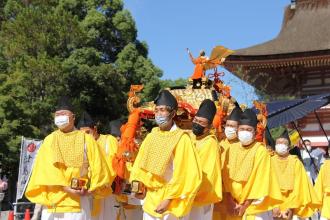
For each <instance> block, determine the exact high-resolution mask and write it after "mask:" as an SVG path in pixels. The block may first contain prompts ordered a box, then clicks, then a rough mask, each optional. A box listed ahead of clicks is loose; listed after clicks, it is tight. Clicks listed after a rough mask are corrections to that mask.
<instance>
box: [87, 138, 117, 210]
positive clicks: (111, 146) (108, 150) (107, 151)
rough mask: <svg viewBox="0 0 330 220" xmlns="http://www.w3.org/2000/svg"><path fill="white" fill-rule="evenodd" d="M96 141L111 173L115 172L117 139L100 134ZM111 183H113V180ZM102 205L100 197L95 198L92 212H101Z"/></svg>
mask: <svg viewBox="0 0 330 220" xmlns="http://www.w3.org/2000/svg"><path fill="white" fill-rule="evenodd" d="M96 142H97V143H98V144H99V146H100V148H101V150H102V151H103V153H104V155H105V158H106V162H107V164H108V168H109V170H110V173H112V174H115V170H114V169H113V167H112V159H113V158H114V156H115V154H116V153H117V149H118V141H117V139H116V138H115V137H114V136H112V135H104V134H100V136H99V138H98V139H97V140H96ZM110 184H112V182H111V183H110ZM100 205H101V200H100V199H93V210H92V213H91V214H92V216H97V215H98V214H99V213H100V211H101V207H100Z"/></svg>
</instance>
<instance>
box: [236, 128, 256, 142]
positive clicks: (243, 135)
mask: <svg viewBox="0 0 330 220" xmlns="http://www.w3.org/2000/svg"><path fill="white" fill-rule="evenodd" d="M238 139H239V141H240V142H241V143H242V144H243V145H249V144H251V143H252V142H253V133H252V132H250V131H239V132H238Z"/></svg>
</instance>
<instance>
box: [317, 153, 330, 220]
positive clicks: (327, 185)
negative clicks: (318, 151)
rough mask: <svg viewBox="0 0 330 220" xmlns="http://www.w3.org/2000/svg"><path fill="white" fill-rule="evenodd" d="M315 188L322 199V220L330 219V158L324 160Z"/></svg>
mask: <svg viewBox="0 0 330 220" xmlns="http://www.w3.org/2000/svg"><path fill="white" fill-rule="evenodd" d="M314 189H315V191H316V194H317V196H318V198H319V199H320V200H321V201H322V207H321V208H320V211H321V220H326V219H330V160H329V159H327V160H324V163H323V165H322V166H321V169H320V173H319V175H318V177H317V179H316V182H315V186H314Z"/></svg>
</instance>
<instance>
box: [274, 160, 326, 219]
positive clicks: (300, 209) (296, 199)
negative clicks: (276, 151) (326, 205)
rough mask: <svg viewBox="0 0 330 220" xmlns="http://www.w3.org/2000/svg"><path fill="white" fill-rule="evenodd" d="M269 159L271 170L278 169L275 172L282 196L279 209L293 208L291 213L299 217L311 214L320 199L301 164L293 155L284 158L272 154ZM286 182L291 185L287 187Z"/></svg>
mask: <svg viewBox="0 0 330 220" xmlns="http://www.w3.org/2000/svg"><path fill="white" fill-rule="evenodd" d="M271 160H272V167H273V170H275V169H279V170H278V172H275V174H276V176H277V179H278V182H279V185H280V188H281V193H282V196H283V199H282V200H283V203H281V204H280V206H279V208H280V210H281V211H286V210H287V209H293V214H294V215H297V216H298V217H300V218H308V217H310V216H312V215H313V213H314V212H315V211H316V209H317V208H318V207H319V206H320V201H319V199H318V198H317V196H316V193H315V191H314V189H313V186H312V184H311V182H310V180H309V178H308V177H307V173H306V170H305V168H304V166H303V164H302V163H301V162H300V160H299V159H298V158H297V157H296V156H293V155H290V156H288V157H287V158H285V159H282V158H280V157H279V156H277V155H274V156H273V157H272V158H271ZM275 166H276V168H275ZM290 166H292V167H290ZM291 169H292V170H291ZM292 172H293V173H292ZM285 175H287V176H285ZM288 183H289V185H291V186H289V187H287V186H286V185H287V184H288ZM290 188H292V189H290Z"/></svg>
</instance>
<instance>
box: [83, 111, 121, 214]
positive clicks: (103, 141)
mask: <svg viewBox="0 0 330 220" xmlns="http://www.w3.org/2000/svg"><path fill="white" fill-rule="evenodd" d="M78 128H79V129H80V130H81V131H83V132H85V133H86V134H90V135H92V137H93V138H94V139H95V140H96V142H97V143H98V144H99V146H100V148H101V149H102V151H103V153H104V155H105V158H106V162H107V165H108V168H109V170H110V171H111V173H115V171H114V169H113V168H112V159H113V157H114V156H115V154H116V152H117V148H118V141H117V139H116V138H115V137H114V136H112V135H104V134H99V132H98V129H97V127H96V123H95V122H94V120H93V119H92V118H91V116H90V115H89V114H88V113H87V112H83V114H82V116H81V119H80V121H79V123H78ZM119 208H120V204H119V203H118V202H117V201H116V197H115V195H109V196H107V197H106V198H103V199H94V200H93V210H92V213H91V214H92V219H93V220H103V219H109V220H116V219H117V217H118V216H119V215H120V209H119Z"/></svg>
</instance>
